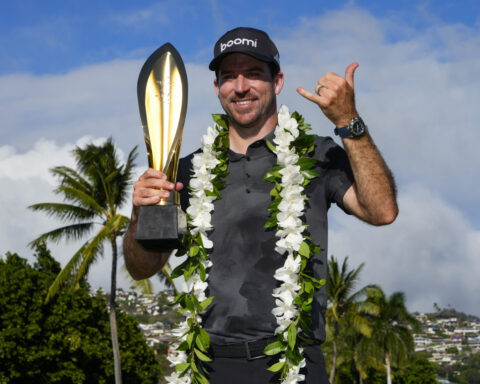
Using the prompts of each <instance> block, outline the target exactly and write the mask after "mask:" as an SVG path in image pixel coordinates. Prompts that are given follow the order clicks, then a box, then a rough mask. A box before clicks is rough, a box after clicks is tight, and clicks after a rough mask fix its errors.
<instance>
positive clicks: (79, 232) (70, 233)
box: [28, 222, 94, 248]
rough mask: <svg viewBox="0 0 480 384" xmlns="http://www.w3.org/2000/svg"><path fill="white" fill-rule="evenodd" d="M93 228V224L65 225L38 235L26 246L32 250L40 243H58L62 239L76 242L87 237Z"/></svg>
mask: <svg viewBox="0 0 480 384" xmlns="http://www.w3.org/2000/svg"><path fill="white" fill-rule="evenodd" d="M93 226H94V223H93V222H89V223H77V224H71V225H65V226H64V227H60V228H57V229H54V230H52V231H50V232H46V233H44V234H42V235H40V236H39V237H37V238H36V239H35V240H33V241H31V242H30V243H29V244H28V245H29V247H31V248H34V247H35V246H36V245H37V244H38V243H40V242H42V241H47V240H52V241H54V242H56V243H58V242H59V241H60V240H61V239H62V238H64V239H65V240H78V239H80V238H82V237H83V236H85V235H87V234H88V233H89V232H90V231H91V230H92V229H93Z"/></svg>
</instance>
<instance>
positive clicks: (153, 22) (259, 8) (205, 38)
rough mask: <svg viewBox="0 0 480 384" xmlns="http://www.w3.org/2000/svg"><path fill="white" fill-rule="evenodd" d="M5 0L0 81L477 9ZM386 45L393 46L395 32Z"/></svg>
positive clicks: (410, 2) (194, 55)
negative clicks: (249, 34) (352, 23)
mask: <svg viewBox="0 0 480 384" xmlns="http://www.w3.org/2000/svg"><path fill="white" fill-rule="evenodd" d="M139 4H140V3H135V2H132V1H125V0H121V1H72V0H67V1H41V2H40V1H35V0H31V1H25V0H20V1H5V2H2V5H0V12H1V13H0V36H1V37H0V42H1V44H0V45H1V46H2V50H1V52H0V74H8V73H14V72H29V73H33V74H54V73H62V72H65V71H69V70H72V69H74V68H77V67H81V66H84V65H89V64H94V63H98V62H103V61H107V60H111V59H125V58H138V59H141V58H143V57H144V56H145V55H146V54H148V53H149V52H151V51H152V50H154V49H155V48H156V47H158V46H159V45H161V44H163V42H165V41H170V42H172V43H173V44H174V45H175V46H178V48H179V49H180V50H181V54H182V56H184V59H185V61H192V60H195V61H198V62H201V63H207V62H208V60H209V59H210V55H211V47H212V42H214V41H215V40H216V39H217V38H218V37H219V36H220V35H221V34H222V33H223V32H224V31H226V30H228V29H231V28H234V27H236V26H239V25H245V26H254V27H258V28H263V29H266V30H268V31H269V33H271V34H273V35H277V36H278V35H280V36H282V34H284V33H288V30H289V28H296V27H297V26H298V25H299V24H300V23H301V22H302V18H305V17H308V18H315V17H318V16H321V15H322V14H324V13H325V12H326V11H328V10H335V9H342V8H344V7H345V6H346V5H356V6H358V7H361V8H362V9H365V10H367V11H368V12H370V13H372V14H373V15H375V16H376V17H379V18H391V19H392V20H394V21H397V22H402V23H407V25H408V26H409V27H410V28H412V32H414V31H415V30H419V29H420V30H421V29H424V28H428V26H429V25H430V23H431V21H432V20H438V21H441V22H444V23H448V24H451V23H462V24H464V25H467V26H473V25H475V23H477V22H478V15H480V3H479V2H478V1H476V0H463V1H433V0H431V1H418V0H397V1H382V0H378V1H357V2H352V1H297V2H295V3H294V5H292V2H291V1H286V0H267V1H261V2H260V1H246V2H242V5H241V6H240V5H239V3H238V2H236V1H231V0H228V1H213V0H211V1H207V0H184V1H175V0H172V1H161V2H159V1H151V0H150V1H142V2H141V7H142V8H139ZM388 37H389V38H390V39H396V38H397V37H398V36H396V33H395V30H394V28H393V29H392V30H391V31H390V32H389V36H388Z"/></svg>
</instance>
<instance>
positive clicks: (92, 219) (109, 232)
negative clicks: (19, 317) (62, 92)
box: [29, 138, 137, 384]
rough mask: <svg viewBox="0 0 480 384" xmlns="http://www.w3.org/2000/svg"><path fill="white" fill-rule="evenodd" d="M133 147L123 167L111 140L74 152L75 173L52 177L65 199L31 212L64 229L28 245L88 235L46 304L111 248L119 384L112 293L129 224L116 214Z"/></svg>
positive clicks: (60, 171)
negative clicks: (120, 240)
mask: <svg viewBox="0 0 480 384" xmlns="http://www.w3.org/2000/svg"><path fill="white" fill-rule="evenodd" d="M136 149H137V148H136V147H135V148H133V150H132V151H131V152H130V153H129V155H128V158H127V161H126V162H125V164H121V163H120V161H119V160H118V156H117V153H116V149H115V146H114V144H113V141H112V139H111V138H110V139H108V140H107V141H106V142H105V143H104V144H103V145H99V146H96V145H94V144H89V145H87V146H86V147H85V148H83V149H82V148H79V147H76V148H75V149H74V150H73V155H74V158H75V161H76V169H72V168H69V167H65V166H60V167H55V168H53V169H52V170H51V173H52V174H53V175H54V176H56V177H57V178H58V179H59V185H58V187H57V188H56V190H55V193H57V194H58V195H61V196H62V197H63V200H64V202H63V203H39V204H34V205H31V206H30V207H29V208H30V209H33V210H34V211H43V212H46V213H47V214H48V215H50V216H54V217H56V218H58V219H59V220H60V221H62V222H63V223H64V224H65V225H64V226H62V227H60V228H56V229H54V230H52V231H50V232H47V233H44V234H42V235H40V236H39V237H38V238H37V239H35V240H34V241H33V242H32V243H31V245H35V244H37V243H38V242H41V241H45V240H53V241H55V242H59V241H60V240H61V239H65V240H67V241H68V240H79V239H83V238H85V237H86V236H89V235H92V236H91V237H89V238H88V240H87V241H86V242H85V243H84V244H83V245H82V246H81V247H80V249H79V250H78V251H77V252H76V253H75V254H74V255H73V256H72V258H71V259H70V260H69V262H68V263H67V264H66V265H65V267H64V268H63V269H62V270H61V271H60V273H59V274H58V276H57V277H56V279H55V281H54V282H53V283H52V285H51V286H50V288H49V290H48V294H47V298H46V301H49V300H50V299H51V298H52V297H53V296H54V295H55V294H56V293H57V292H58V290H59V289H60V288H61V287H62V286H63V285H64V284H67V285H69V286H70V287H71V288H75V287H76V286H77V285H78V284H79V282H80V280H81V279H82V278H83V277H84V276H85V275H86V274H87V273H88V271H89V269H90V266H91V265H92V264H94V263H95V262H96V261H97V260H98V259H99V258H100V257H101V256H102V255H103V247H104V244H105V243H109V244H110V246H111V248H112V270H111V287H110V301H109V305H110V329H111V335H112V347H113V358H114V367H115V382H116V383H117V384H120V383H121V381H122V377H121V365H120V350H119V346H118V336H117V321H116V315H115V309H116V307H115V292H116V285H117V280H116V276H117V258H118V249H117V238H119V237H121V236H122V235H123V233H124V232H125V229H126V227H127V226H128V223H129V221H130V220H129V218H128V217H126V216H124V215H121V214H120V213H118V209H119V208H120V207H121V206H122V205H123V204H124V203H125V202H126V200H127V197H128V193H127V189H128V188H129V185H130V183H131V180H132V172H133V168H134V166H135V165H134V160H135V158H136V156H137V153H136Z"/></svg>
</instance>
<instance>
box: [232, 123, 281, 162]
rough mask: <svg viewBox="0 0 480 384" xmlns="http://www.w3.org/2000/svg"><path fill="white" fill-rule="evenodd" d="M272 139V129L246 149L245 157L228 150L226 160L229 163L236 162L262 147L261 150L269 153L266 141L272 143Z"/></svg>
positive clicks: (273, 135)
mask: <svg viewBox="0 0 480 384" xmlns="http://www.w3.org/2000/svg"><path fill="white" fill-rule="evenodd" d="M274 137H275V129H272V130H271V131H270V132H269V133H267V134H266V135H265V136H264V137H262V138H261V139H258V140H256V141H254V142H253V143H252V144H250V145H249V146H248V148H247V153H246V154H245V155H244V154H241V153H236V152H234V151H232V150H231V149H230V148H229V149H228V151H227V155H228V160H229V161H238V160H240V159H241V158H243V157H246V156H248V155H250V154H252V153H251V152H253V151H255V152H256V150H257V149H258V148H260V147H262V150H263V148H265V149H267V151H269V152H271V151H270V149H269V148H268V146H267V140H268V141H270V142H271V141H273V138H274ZM262 152H263V151H262Z"/></svg>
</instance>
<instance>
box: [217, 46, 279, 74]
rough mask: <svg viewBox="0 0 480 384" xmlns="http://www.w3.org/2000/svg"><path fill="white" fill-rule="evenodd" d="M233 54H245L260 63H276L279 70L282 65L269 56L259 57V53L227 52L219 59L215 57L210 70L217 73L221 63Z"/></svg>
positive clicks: (219, 56)
mask: <svg viewBox="0 0 480 384" xmlns="http://www.w3.org/2000/svg"><path fill="white" fill-rule="evenodd" d="M231 53H243V54H244V55H248V56H251V57H253V58H255V59H258V60H260V61H263V62H265V63H274V64H275V65H276V66H277V67H278V69H280V65H279V64H278V63H277V62H276V61H275V60H272V59H271V58H269V57H267V56H264V55H259V54H258V53H252V52H245V51H241V50H238V51H234V50H232V51H228V52H225V53H222V54H221V55H218V56H217V57H215V58H214V59H213V60H212V61H211V62H210V64H209V66H208V68H209V69H210V70H211V71H215V72H216V71H217V69H218V66H219V65H220V62H221V61H222V60H223V59H224V58H225V57H226V56H228V55H230V54H231Z"/></svg>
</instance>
